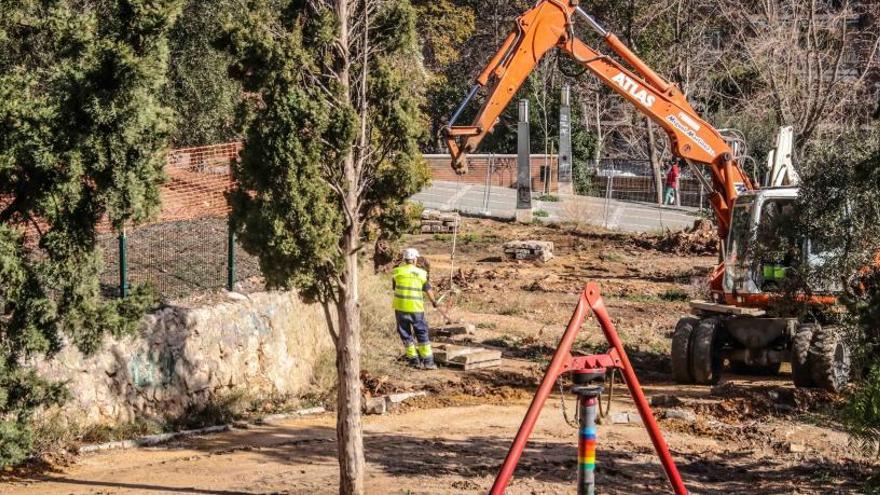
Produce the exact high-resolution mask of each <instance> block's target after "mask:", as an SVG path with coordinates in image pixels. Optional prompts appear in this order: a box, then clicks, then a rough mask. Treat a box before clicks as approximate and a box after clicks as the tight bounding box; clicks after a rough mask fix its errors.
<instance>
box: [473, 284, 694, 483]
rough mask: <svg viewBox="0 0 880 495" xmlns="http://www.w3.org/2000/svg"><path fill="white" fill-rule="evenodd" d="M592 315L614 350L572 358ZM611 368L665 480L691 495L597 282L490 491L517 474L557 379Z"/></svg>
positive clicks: (582, 296) (579, 308)
mask: <svg viewBox="0 0 880 495" xmlns="http://www.w3.org/2000/svg"><path fill="white" fill-rule="evenodd" d="M590 311H592V314H593V315H595V316H596V320H597V321H598V323H599V327H600V328H601V329H602V333H603V334H604V335H605V340H607V341H608V344H609V345H611V349H609V351H608V352H606V353H605V354H594V355H591V356H573V355H572V354H571V346H572V344H573V343H574V340H575V337H577V334H578V332H579V331H580V328H581V326H582V325H583V323H584V321H585V320H586V318H587V316H589V314H590ZM611 368H617V369H618V370H620V372H621V374H622V375H623V378H624V380H625V381H626V386H627V388H628V389H629V393H630V395H631V396H632V398H633V401H634V402H635V404H636V408H637V409H638V411H639V415H640V416H641V418H642V422H643V423H644V425H645V429H647V430H648V435H649V436H650V437H651V442H652V443H653V444H654V449H655V450H656V451H657V455H658V456H659V458H660V463H661V464H662V465H663V470H664V471H665V472H666V477H667V479H668V480H669V484H670V486H671V487H672V491H673V492H674V493H675V494H676V495H686V494H687V493H688V492H687V489H686V488H685V486H684V482H683V481H682V479H681V475H680V474H679V472H678V468H677V467H676V465H675V461H674V460H673V459H672V455H671V454H670V453H669V446H668V445H667V444H666V440H665V439H664V438H663V434H662V433H661V432H660V427H659V426H658V425H657V421H656V420H655V419H654V415H653V413H652V412H651V407H650V406H649V405H648V400H647V399H646V398H645V394H644V393H643V392H642V387H641V385H639V380H638V378H637V377H636V373H635V371H634V370H633V368H632V365H631V364H630V361H629V358H628V357H627V355H626V351H625V350H624V348H623V343H622V342H621V341H620V337H618V335H617V330H616V329H615V328H614V324H613V323H612V322H611V317H610V316H609V315H608V311H607V309H606V308H605V302H604V301H603V300H602V296H601V295H600V293H599V286H598V285H597V284H596V283H595V282H590V283H588V284H587V286H586V287H585V288H584V290H583V291H582V292H581V294H580V297H579V299H578V304H577V307H576V308H575V310H574V314H572V316H571V320H569V322H568V327H567V328H566V329H565V333H564V334H563V335H562V339H560V341H559V345H558V346H557V348H556V352H555V353H554V354H553V359H552V360H551V361H550V365H549V366H548V367H547V371H546V372H545V374H544V378H543V379H542V380H541V385H540V386H539V387H538V391H537V392H536V393H535V397H534V398H533V399H532V403H531V405H530V406H529V410H528V412H526V415H525V418H523V422H522V424H521V425H520V427H519V431H518V432H517V434H516V438H514V440H513V444H512V445H511V446H510V450H509V451H508V453H507V458H505V459H504V464H502V466H501V470H500V471H499V473H498V476H497V477H496V478H495V483H494V484H493V485H492V490H491V491H490V493H491V494H492V495H501V494H503V493H504V490H505V489H506V488H507V485H508V483H510V479H511V478H512V477H513V472H514V470H516V466H517V464H518V463H519V459H520V457H521V456H522V453H523V449H524V448H525V446H526V443H527V442H528V439H529V436H530V435H531V433H532V430H534V428H535V423H536V422H537V421H538V416H540V414H541V409H542V408H543V407H544V403H545V402H546V401H547V398H548V397H549V396H550V393H551V392H552V391H553V385H554V384H555V383H556V380H557V378H559V376H560V375H562V374H563V373H597V374H600V373H604V372H605V370H608V369H611Z"/></svg>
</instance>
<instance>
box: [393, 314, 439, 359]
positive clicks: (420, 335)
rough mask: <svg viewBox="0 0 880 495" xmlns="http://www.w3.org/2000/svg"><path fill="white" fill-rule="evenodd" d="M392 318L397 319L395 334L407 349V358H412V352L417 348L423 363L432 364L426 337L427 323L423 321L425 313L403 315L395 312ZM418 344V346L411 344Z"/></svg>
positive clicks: (428, 338) (428, 339)
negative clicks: (398, 335)
mask: <svg viewBox="0 0 880 495" xmlns="http://www.w3.org/2000/svg"><path fill="white" fill-rule="evenodd" d="M394 316H395V317H396V318H397V333H398V334H400V340H402V341H403V345H404V346H405V347H406V349H407V357H408V358H413V357H415V356H413V355H411V353H412V351H413V350H415V348H416V347H418V356H419V357H420V358H422V361H425V362H434V356H433V353H432V352H431V338H430V337H429V336H428V321H427V320H425V313H403V312H401V311H395V312H394ZM413 335H415V341H416V342H418V343H419V345H418V346H416V345H415V342H413Z"/></svg>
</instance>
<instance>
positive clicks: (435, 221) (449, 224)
mask: <svg viewBox="0 0 880 495" xmlns="http://www.w3.org/2000/svg"><path fill="white" fill-rule="evenodd" d="M459 225H461V216H460V215H459V214H458V212H454V211H438V210H425V211H423V212H422V218H421V223H420V230H421V232H422V233H423V234H452V233H455V231H456V230H457V229H458V226H459Z"/></svg>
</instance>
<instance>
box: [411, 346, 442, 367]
mask: <svg viewBox="0 0 880 495" xmlns="http://www.w3.org/2000/svg"><path fill="white" fill-rule="evenodd" d="M416 349H418V351H419V357H420V358H422V368H423V369H426V370H436V369H437V365H436V364H434V353H433V352H431V343H430V342H425V343H422V344H419V345H417V346H416Z"/></svg>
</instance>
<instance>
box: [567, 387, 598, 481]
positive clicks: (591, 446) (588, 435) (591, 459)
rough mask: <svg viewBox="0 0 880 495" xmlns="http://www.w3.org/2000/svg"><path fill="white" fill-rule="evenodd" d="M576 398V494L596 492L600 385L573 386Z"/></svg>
mask: <svg viewBox="0 0 880 495" xmlns="http://www.w3.org/2000/svg"><path fill="white" fill-rule="evenodd" d="M571 391H572V392H573V393H574V394H576V395H577V396H578V397H579V399H578V416H579V417H580V425H579V426H580V428H579V429H578V491H577V492H578V495H595V493H596V416H597V415H598V412H599V411H598V404H599V395H600V394H601V393H602V386H601V385H591V386H586V387H574V388H572V390H571Z"/></svg>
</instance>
